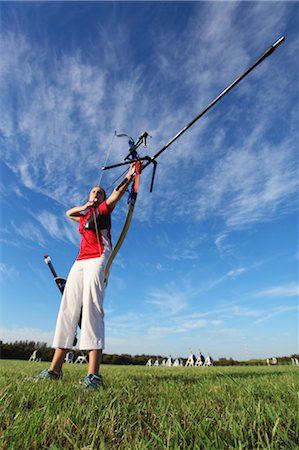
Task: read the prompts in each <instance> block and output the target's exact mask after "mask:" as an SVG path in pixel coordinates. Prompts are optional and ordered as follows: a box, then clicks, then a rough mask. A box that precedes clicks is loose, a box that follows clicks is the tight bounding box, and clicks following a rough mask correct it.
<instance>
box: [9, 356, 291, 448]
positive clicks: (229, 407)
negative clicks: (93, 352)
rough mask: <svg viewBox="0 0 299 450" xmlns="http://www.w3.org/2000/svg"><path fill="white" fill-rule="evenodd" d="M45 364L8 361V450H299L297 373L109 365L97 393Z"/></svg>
mask: <svg viewBox="0 0 299 450" xmlns="http://www.w3.org/2000/svg"><path fill="white" fill-rule="evenodd" d="M44 367H48V364H47V363H29V362H27V361H26V362H24V361H9V360H6V361H4V360H2V361H1V365H0V388H1V391H0V405H1V406H0V414H1V423H0V432H1V437H0V448H1V449H9V450H13V449H22V450H27V449H52V450H54V449H65V448H68V449H81V450H83V449H85V450H87V449H109V450H110V449H140V450H141V449H163V450H164V449H252V448H254V449H264V448H268V449H270V448H271V449H287V450H291V449H299V444H298V438H299V423H298V390H299V368H298V367H294V366H293V367H292V366H278V367H211V368H181V367H178V368H154V367H137V366H103V367H102V374H103V376H104V379H105V383H106V387H105V388H104V389H101V390H99V391H96V392H89V391H84V390H82V389H81V388H80V387H78V382H79V380H80V379H81V378H82V376H84V374H85V370H86V366H81V365H65V366H64V378H63V379H62V380H59V381H41V382H37V383H36V382H33V381H32V376H33V375H35V374H36V373H38V372H39V371H40V370H41V369H43V368H44Z"/></svg>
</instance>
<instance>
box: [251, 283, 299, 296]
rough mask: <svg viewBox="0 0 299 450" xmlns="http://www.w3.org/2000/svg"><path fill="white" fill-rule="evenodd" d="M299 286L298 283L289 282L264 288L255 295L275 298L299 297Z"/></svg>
mask: <svg viewBox="0 0 299 450" xmlns="http://www.w3.org/2000/svg"><path fill="white" fill-rule="evenodd" d="M298 296H299V286H298V285H296V284H287V285H283V286H273V287H271V288H269V289H264V290H261V291H259V292H257V293H256V294H255V297H265V298H275V297H282V298H285V297H298Z"/></svg>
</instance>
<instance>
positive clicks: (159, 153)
mask: <svg viewBox="0 0 299 450" xmlns="http://www.w3.org/2000/svg"><path fill="white" fill-rule="evenodd" d="M284 40H285V37H284V36H282V37H281V38H279V39H278V40H277V41H276V42H275V43H274V44H273V45H272V46H271V47H269V48H268V50H266V51H265V53H263V55H262V56H260V58H259V59H258V60H257V61H256V62H255V63H254V64H253V65H252V66H250V67H249V68H248V69H247V70H246V71H245V72H244V73H243V74H242V75H240V76H239V77H238V78H237V79H236V80H235V81H233V82H232V83H231V84H230V85H229V86H227V88H225V89H224V90H223V91H222V92H221V93H220V94H219V95H218V96H217V97H216V98H215V99H214V100H212V101H211V103H209V105H208V106H206V107H205V108H204V109H203V110H202V111H201V112H200V113H199V114H198V115H197V116H196V117H194V119H192V120H191V122H189V123H188V124H187V125H186V126H185V127H184V128H182V129H181V130H180V131H179V132H178V133H177V134H176V135H175V136H174V137H173V138H172V139H170V141H169V142H167V144H165V145H164V147H162V148H161V150H159V151H158V152H157V153H156V154H155V155H154V156H152V157H151V161H148V162H146V163H145V164H144V165H143V166H142V167H141V171H142V170H143V169H145V167H147V166H148V165H149V164H151V162H153V161H154V160H155V159H157V158H158V156H160V155H161V153H163V152H164V151H165V150H166V149H167V148H168V147H169V146H170V145H171V144H173V142H174V141H176V140H177V139H178V138H179V137H180V136H181V135H182V134H183V133H185V131H187V130H188V129H189V128H190V127H192V125H193V124H194V123H195V122H197V120H199V119H200V118H201V117H202V116H203V115H204V114H206V112H208V111H209V110H210V109H211V108H212V107H213V106H214V105H215V104H216V103H217V102H219V100H220V99H221V98H222V97H224V96H225V94H227V93H228V92H229V91H230V90H231V89H232V88H233V87H235V86H236V85H237V84H238V83H240V81H241V80H243V78H245V77H246V76H247V75H248V74H249V73H250V72H251V71H252V70H253V69H254V68H255V67H256V66H258V65H259V64H260V63H261V62H262V61H264V59H265V58H267V57H268V56H270V55H271V54H272V53H273V52H274V50H276V49H277V47H279V46H280V45H281V44H282V43H283V41H284Z"/></svg>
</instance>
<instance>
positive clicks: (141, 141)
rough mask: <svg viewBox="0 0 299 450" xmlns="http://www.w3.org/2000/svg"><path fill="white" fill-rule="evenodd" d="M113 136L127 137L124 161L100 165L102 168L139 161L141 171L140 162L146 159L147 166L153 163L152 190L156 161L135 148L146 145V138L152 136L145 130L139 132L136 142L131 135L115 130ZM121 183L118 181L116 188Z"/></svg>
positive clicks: (111, 167) (113, 167)
mask: <svg viewBox="0 0 299 450" xmlns="http://www.w3.org/2000/svg"><path fill="white" fill-rule="evenodd" d="M115 136H117V137H127V138H128V144H129V148H128V150H129V153H128V155H127V156H126V157H125V158H124V160H125V162H123V163H119V164H113V165H112V166H106V167H102V170H109V169H115V168H116V167H121V166H125V165H128V164H132V163H133V162H138V161H140V163H141V168H140V172H141V171H142V169H143V167H144V165H143V164H142V163H143V162H144V161H147V164H146V165H147V166H148V164H151V163H153V165H154V168H153V174H152V180H151V186H150V192H152V191H153V187H154V180H155V174H156V168H157V164H158V163H157V161H156V160H155V159H153V158H151V157H150V156H148V155H146V156H140V155H139V154H138V152H137V148H138V147H140V146H141V145H143V147H147V138H148V137H152V136H150V135H149V134H148V132H147V131H144V132H143V133H142V134H141V136H139V138H138V139H137V141H136V142H135V141H134V139H133V138H132V137H131V136H129V135H128V134H126V133H117V132H116V131H115ZM122 185H123V183H120V185H119V186H118V187H117V188H116V189H119V188H120V187H121V186H122Z"/></svg>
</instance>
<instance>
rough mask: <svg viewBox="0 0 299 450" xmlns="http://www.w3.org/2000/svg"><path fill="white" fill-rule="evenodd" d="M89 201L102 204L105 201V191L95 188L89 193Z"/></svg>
mask: <svg viewBox="0 0 299 450" xmlns="http://www.w3.org/2000/svg"><path fill="white" fill-rule="evenodd" d="M88 200H89V201H90V202H94V203H96V204H99V203H102V202H103V201H104V192H103V190H102V189H101V188H100V187H99V186H95V187H93V188H92V189H91V191H90V193H89V197H88Z"/></svg>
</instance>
